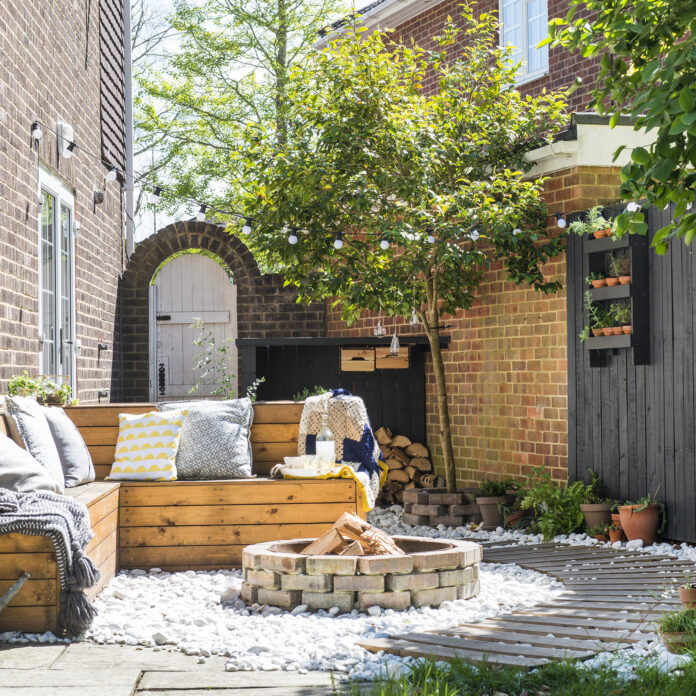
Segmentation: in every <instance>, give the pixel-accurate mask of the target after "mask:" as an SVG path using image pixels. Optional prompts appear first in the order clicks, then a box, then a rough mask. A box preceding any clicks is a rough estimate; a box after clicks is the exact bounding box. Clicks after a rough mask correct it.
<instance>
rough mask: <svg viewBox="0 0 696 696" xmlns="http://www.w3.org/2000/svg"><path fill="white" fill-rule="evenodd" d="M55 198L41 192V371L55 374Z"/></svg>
mask: <svg viewBox="0 0 696 696" xmlns="http://www.w3.org/2000/svg"><path fill="white" fill-rule="evenodd" d="M54 219H55V198H54V197H53V196H52V195H51V194H50V193H48V192H47V191H42V192H41V279H40V280H41V333H42V334H43V337H44V343H43V349H42V354H41V371H42V372H43V373H44V374H54V373H55V368H56V365H55V357H54V345H55V327H56V321H55V311H56V309H55V291H56V288H55V275H54V258H53V252H54V247H53V240H54V233H53V229H54Z"/></svg>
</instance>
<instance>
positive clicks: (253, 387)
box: [246, 377, 266, 401]
mask: <svg viewBox="0 0 696 696" xmlns="http://www.w3.org/2000/svg"><path fill="white" fill-rule="evenodd" d="M265 381H266V378H265V377H257V378H256V379H255V380H254V381H253V382H252V383H251V384H250V385H249V386H248V387H247V388H246V395H247V398H248V399H250V400H251V401H256V392H258V390H259V387H260V386H261V385H262V384H263V383H264V382H265Z"/></svg>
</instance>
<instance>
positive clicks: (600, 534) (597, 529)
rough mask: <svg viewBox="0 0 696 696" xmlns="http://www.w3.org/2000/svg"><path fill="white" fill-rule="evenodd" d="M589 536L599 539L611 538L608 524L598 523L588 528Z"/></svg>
mask: <svg viewBox="0 0 696 696" xmlns="http://www.w3.org/2000/svg"><path fill="white" fill-rule="evenodd" d="M587 533H588V535H589V536H591V537H594V538H595V539H596V540H597V541H607V539H608V538H609V532H608V526H607V525H606V524H603V523H602V524H597V525H595V526H594V527H591V528H590V529H588V530H587Z"/></svg>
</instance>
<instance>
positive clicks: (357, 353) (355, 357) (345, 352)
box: [341, 348, 375, 372]
mask: <svg viewBox="0 0 696 696" xmlns="http://www.w3.org/2000/svg"><path fill="white" fill-rule="evenodd" d="M374 371H375V349H374V348H341V372H374Z"/></svg>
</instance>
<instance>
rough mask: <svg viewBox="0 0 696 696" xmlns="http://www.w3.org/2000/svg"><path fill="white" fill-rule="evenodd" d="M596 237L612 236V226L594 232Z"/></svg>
mask: <svg viewBox="0 0 696 696" xmlns="http://www.w3.org/2000/svg"><path fill="white" fill-rule="evenodd" d="M594 236H595V239H601V238H602V237H610V236H611V227H605V228H604V229H603V230H597V231H596V232H595V233H594Z"/></svg>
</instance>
